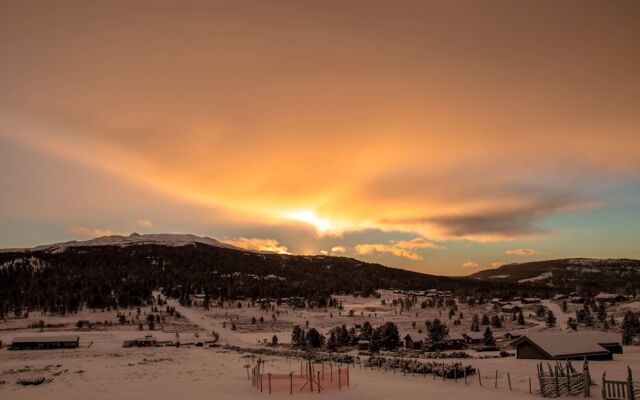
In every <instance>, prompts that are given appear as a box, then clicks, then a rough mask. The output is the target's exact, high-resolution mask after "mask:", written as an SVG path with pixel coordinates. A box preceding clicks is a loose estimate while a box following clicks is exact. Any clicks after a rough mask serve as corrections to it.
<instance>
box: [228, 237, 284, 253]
mask: <svg viewBox="0 0 640 400" xmlns="http://www.w3.org/2000/svg"><path fill="white" fill-rule="evenodd" d="M221 242H223V243H227V244H230V245H232V246H236V247H240V248H241V249H245V250H255V251H270V252H273V253H278V254H290V253H289V249H287V247H286V246H283V245H281V244H280V243H278V241H277V240H275V239H264V238H246V237H239V238H236V239H225V240H221Z"/></svg>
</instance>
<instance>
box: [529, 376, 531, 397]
mask: <svg viewBox="0 0 640 400" xmlns="http://www.w3.org/2000/svg"><path fill="white" fill-rule="evenodd" d="M529 394H531V376H529Z"/></svg>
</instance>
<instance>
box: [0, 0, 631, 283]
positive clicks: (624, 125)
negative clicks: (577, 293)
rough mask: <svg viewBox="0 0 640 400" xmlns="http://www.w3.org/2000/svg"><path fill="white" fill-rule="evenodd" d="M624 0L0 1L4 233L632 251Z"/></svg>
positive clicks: (461, 268)
mask: <svg viewBox="0 0 640 400" xmlns="http://www.w3.org/2000/svg"><path fill="white" fill-rule="evenodd" d="M638 20H640V3H638V2H636V1H616V2H602V1H518V2H515V1H437V2H436V1H393V2H392V1H371V0H368V1H308V2H300V1H277V0H274V1H252V0H246V1H196V0H191V1H153V2H145V1H137V2H127V1H109V2H86V1H66V0H62V1H56V2H50V1H31V0H29V1H20V2H18V1H7V0H0V190H1V191H2V195H1V196H0V247H3V248H13V247H31V246H35V245H39V244H44V243H53V242H60V241H66V240H83V239H89V238H92V237H97V236H103V235H109V234H120V235H128V234H130V233H132V232H137V233H160V232H162V233H165V232H167V233H193V234H198V235H203V236H210V237H214V238H216V239H218V240H223V241H225V242H227V243H231V244H234V245H237V246H241V247H244V248H249V249H260V250H265V249H266V250H271V251H276V252H288V253H294V254H329V255H339V256H348V257H356V258H359V259H362V260H365V261H371V262H379V263H383V264H385V265H389V266H393V267H400V268H407V269H411V270H415V271H420V272H425V273H432V274H444V275H466V274H471V273H473V272H476V271H478V270H480V269H485V268H495V267H497V266H500V265H503V264H506V263H512V262H525V261H532V260H541V259H551V258H564V257H598V258H622V257H626V258H640V240H639V239H638V238H639V237H640V218H639V217H640V73H639V71H640V24H638V23H637V21H638Z"/></svg>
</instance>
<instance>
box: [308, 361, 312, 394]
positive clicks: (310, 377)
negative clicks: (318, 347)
mask: <svg viewBox="0 0 640 400" xmlns="http://www.w3.org/2000/svg"><path fill="white" fill-rule="evenodd" d="M311 368H312V367H311V359H309V368H308V371H309V372H308V373H309V391H311V392H313V370H312V369H311Z"/></svg>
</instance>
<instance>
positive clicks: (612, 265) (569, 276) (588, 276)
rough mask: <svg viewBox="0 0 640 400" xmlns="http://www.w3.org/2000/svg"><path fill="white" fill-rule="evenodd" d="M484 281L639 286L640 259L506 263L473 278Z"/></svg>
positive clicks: (572, 259)
mask: <svg viewBox="0 0 640 400" xmlns="http://www.w3.org/2000/svg"><path fill="white" fill-rule="evenodd" d="M470 277H472V278H476V279H483V280H500V281H502V282H514V283H527V284H539V285H542V284H544V285H548V286H551V287H571V286H575V285H577V284H581V285H583V286H584V285H587V284H589V285H590V284H593V285H596V284H600V285H605V284H606V285H607V286H609V287H611V286H613V287H616V288H620V287H625V285H626V284H628V283H631V284H634V285H635V284H637V282H639V280H638V278H639V277H640V260H632V259H624V258H622V259H595V258H567V259H561V260H545V261H533V262H525V263H517V264H507V265H503V266H501V267H499V268H495V269H486V270H483V271H479V272H476V273H474V274H472V275H470Z"/></svg>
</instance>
